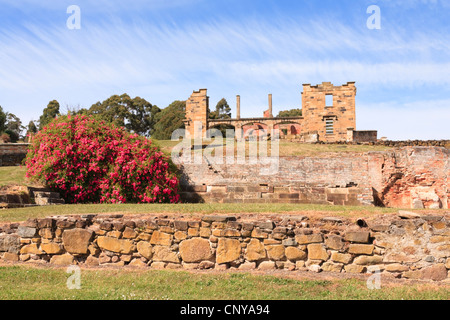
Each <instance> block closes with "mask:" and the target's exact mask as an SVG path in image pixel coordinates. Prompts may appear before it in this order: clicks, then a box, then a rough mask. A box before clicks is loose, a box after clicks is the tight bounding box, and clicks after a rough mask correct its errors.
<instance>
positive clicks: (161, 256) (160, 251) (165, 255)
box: [152, 246, 180, 266]
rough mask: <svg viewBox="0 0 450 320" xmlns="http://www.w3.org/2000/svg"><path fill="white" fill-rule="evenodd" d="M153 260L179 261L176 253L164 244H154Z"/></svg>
mask: <svg viewBox="0 0 450 320" xmlns="http://www.w3.org/2000/svg"><path fill="white" fill-rule="evenodd" d="M153 261H160V262H171V263H180V259H179V258H178V255H177V253H176V252H174V251H172V250H170V248H169V247H166V246H155V247H154V248H153ZM152 266H153V265H152Z"/></svg>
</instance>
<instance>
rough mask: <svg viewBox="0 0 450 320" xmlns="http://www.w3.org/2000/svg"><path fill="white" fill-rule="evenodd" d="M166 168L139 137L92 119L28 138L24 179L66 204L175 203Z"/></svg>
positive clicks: (65, 122) (62, 120) (63, 123)
mask: <svg viewBox="0 0 450 320" xmlns="http://www.w3.org/2000/svg"><path fill="white" fill-rule="evenodd" d="M169 162H170V159H169V158H168V157H166V156H164V155H163V153H162V152H160V151H159V150H158V148H157V147H155V146H153V145H152V142H151V141H150V140H148V139H146V138H144V137H141V136H138V135H136V134H130V133H128V132H126V131H125V130H124V129H123V128H117V127H115V126H114V125H112V124H107V123H105V122H104V121H98V120H95V119H94V118H92V117H87V116H84V115H79V116H75V117H70V116H62V117H58V118H57V119H55V120H53V121H52V122H51V123H50V124H49V125H47V126H46V127H44V128H43V129H42V130H41V131H39V132H38V133H37V134H36V135H35V136H34V137H33V141H32V144H31V146H30V148H29V151H28V154H27V158H26V167H27V174H26V175H27V177H30V178H32V179H35V180H39V181H41V182H43V183H45V184H46V185H47V186H48V187H49V188H50V189H51V190H53V191H57V192H59V193H60V194H61V196H62V197H63V198H64V199H65V200H66V202H68V203H86V202H92V203H99V202H100V203H125V202H137V203H151V202H178V201H179V195H178V178H177V176H176V175H175V173H174V171H175V170H174V168H173V166H170V164H169Z"/></svg>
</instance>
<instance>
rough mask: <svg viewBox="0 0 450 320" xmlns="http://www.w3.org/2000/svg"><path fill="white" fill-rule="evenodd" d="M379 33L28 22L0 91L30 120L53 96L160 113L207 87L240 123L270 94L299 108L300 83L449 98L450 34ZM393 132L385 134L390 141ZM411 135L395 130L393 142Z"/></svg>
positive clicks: (317, 25)
mask: <svg viewBox="0 0 450 320" xmlns="http://www.w3.org/2000/svg"><path fill="white" fill-rule="evenodd" d="M183 3H184V1H179V2H178V4H179V5H182V4H183ZM384 32H385V33H383V34H382V35H381V36H378V37H373V36H371V35H370V34H368V33H367V30H365V29H364V28H361V29H354V28H351V27H349V26H346V25H344V24H342V23H336V21H328V20H327V19H326V18H324V20H323V21H315V22H307V23H302V24H300V23H299V22H298V21H295V20H293V19H286V20H283V21H272V22H271V23H270V24H269V23H267V22H265V21H258V20H256V19H248V20H247V21H245V22H237V21H232V20H226V21H225V20H224V21H215V22H211V21H210V22H204V23H195V24H193V23H191V24H184V25H176V24H172V25H168V24H166V25H155V24H153V23H152V22H148V21H142V20H141V21H139V20H136V21H134V24H133V25H129V24H125V23H124V22H122V21H120V20H115V22H114V23H110V24H104V22H103V23H102V24H93V23H92V22H90V21H85V20H83V22H82V29H81V30H76V31H74V30H68V29H66V28H65V25H62V26H59V25H58V26H57V25H55V24H50V25H47V26H44V25H35V24H29V25H27V26H26V30H22V31H19V30H18V29H6V28H4V29H3V30H2V31H0V43H1V46H2V50H0V88H2V91H5V92H2V95H1V96H0V104H1V105H2V106H3V107H4V108H5V109H7V110H8V109H10V108H13V109H15V110H17V115H18V116H19V117H21V118H22V117H23V120H24V122H28V120H29V119H30V117H33V118H34V119H36V118H37V117H38V116H39V114H40V113H41V112H42V109H43V108H44V107H45V105H46V104H47V103H48V101H50V100H52V99H58V100H59V101H60V102H61V103H62V104H64V103H67V104H69V105H70V104H71V105H77V104H81V105H82V106H85V107H89V106H90V104H92V103H94V102H96V101H98V100H102V99H106V98H107V97H108V96H109V95H111V94H115V93H119V94H120V93H123V92H128V93H129V94H132V95H133V94H135V95H141V96H143V97H144V98H146V99H148V100H149V101H151V102H152V103H156V104H157V105H158V106H160V107H165V106H166V105H168V104H169V103H170V102H171V101H173V100H175V99H183V98H184V99H185V98H187V97H188V96H189V94H190V93H191V92H192V90H194V89H198V88H200V87H202V88H203V87H207V88H209V89H211V90H210V91H209V92H211V98H212V99H211V101H216V100H219V99H220V98H221V97H222V96H225V97H227V99H228V101H229V102H230V105H232V104H233V103H234V99H235V95H236V94H242V98H243V105H244V103H245V105H246V108H245V111H244V110H243V116H244V115H245V113H247V116H251V115H260V114H261V113H262V110H263V109H264V108H265V107H264V106H266V104H267V102H266V100H267V95H266V94H267V93H269V92H272V93H274V102H275V101H277V102H278V103H279V104H278V106H277V107H278V108H279V109H280V110H281V109H283V108H285V107H288V106H292V107H299V101H300V91H299V89H300V85H301V83H305V82H307V83H320V82H322V81H332V82H334V83H338V84H341V83H345V82H347V81H356V82H357V85H361V86H362V87H370V88H371V90H374V91H376V90H377V89H379V88H382V87H387V86H390V87H394V88H399V89H401V88H403V89H405V88H406V89H411V88H413V89H414V90H416V89H417V88H419V89H420V87H421V86H422V85H427V86H430V85H432V86H436V87H437V88H439V87H440V88H444V89H446V90H447V91H448V88H449V86H450V78H449V77H448V74H450V59H448V57H447V52H448V51H449V50H450V35H448V34H439V33H438V31H436V32H427V33H425V32H415V33H411V32H410V33H409V34H408V36H405V34H403V33H402V32H401V31H399V30H396V31H392V30H386V31H384ZM444 53H445V54H444ZM430 57H432V58H430ZM443 91H445V90H443ZM261 92H263V94H261ZM287 92H291V93H287ZM378 92H379V91H378ZM362 94H363V95H364V94H366V95H367V94H368V92H367V91H366V92H365V93H364V92H362ZM369 95H370V94H369ZM386 99H387V98H386ZM367 100H368V99H365V101H367ZM261 106H263V107H261ZM383 106H384V107H385V108H384V110H385V112H392V114H393V115H394V116H398V115H399V114H400V113H399V112H400V111H397V109H396V108H401V107H402V106H401V105H398V104H396V105H394V104H392V105H388V106H387V105H383ZM378 107H380V106H378ZM361 108H362V109H361V112H360V118H358V119H361V120H362V121H363V122H362V124H363V125H364V127H365V124H366V123H364V121H365V120H364V119H378V118H377V117H376V115H374V114H372V113H371V112H370V111H367V108H366V109H364V106H361ZM368 110H370V109H368ZM411 110H412V111H410V112H408V117H409V123H412V122H413V121H414V119H415V118H414V117H417V118H418V119H420V118H422V119H423V117H421V116H420V113H418V112H416V111H414V110H416V109H414V108H412V109H411ZM432 110H437V109H436V106H433V107H432ZM439 110H440V109H439ZM274 111H277V110H276V108H275V110H274ZM278 111H279V110H278ZM432 112H435V111H430V113H429V114H433V113H432ZM436 112H438V111H436ZM439 112H440V113H439V114H441V113H442V110H441V111H439ZM444 114H445V112H444ZM381 119H382V118H380V120H381ZM441 119H446V118H445V116H444V117H440V118H439V120H438V121H442V120H441ZM383 123H386V122H383ZM429 126H430V128H433V124H431V125H429ZM377 127H378V126H375V129H376V128H377ZM396 128H398V127H392V129H391V128H387V127H386V128H383V130H385V131H386V132H387V133H386V135H388V136H389V135H391V133H392V135H393V134H394V133H395V132H396V131H395V130H397V129H396ZM368 129H371V128H368ZM415 130H416V129H415V128H411V127H410V126H408V127H405V128H403V129H399V132H401V133H400V134H399V137H400V136H401V135H402V134H403V133H405V134H406V133H407V134H409V135H412V134H414V133H415ZM424 134H425V133H424Z"/></svg>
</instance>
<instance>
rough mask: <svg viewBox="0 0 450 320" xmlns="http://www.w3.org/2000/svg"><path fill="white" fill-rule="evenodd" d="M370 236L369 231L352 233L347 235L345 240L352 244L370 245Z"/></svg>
mask: <svg viewBox="0 0 450 320" xmlns="http://www.w3.org/2000/svg"><path fill="white" fill-rule="evenodd" d="M369 235H370V233H369V231H350V232H346V233H345V236H344V239H345V240H346V241H350V242H357V243H368V242H369Z"/></svg>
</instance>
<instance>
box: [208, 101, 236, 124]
mask: <svg viewBox="0 0 450 320" xmlns="http://www.w3.org/2000/svg"><path fill="white" fill-rule="evenodd" d="M209 118H210V119H231V108H230V106H229V105H228V102H227V100H226V99H225V98H222V99H220V101H219V102H217V104H216V109H215V110H214V111H210V112H209Z"/></svg>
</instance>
